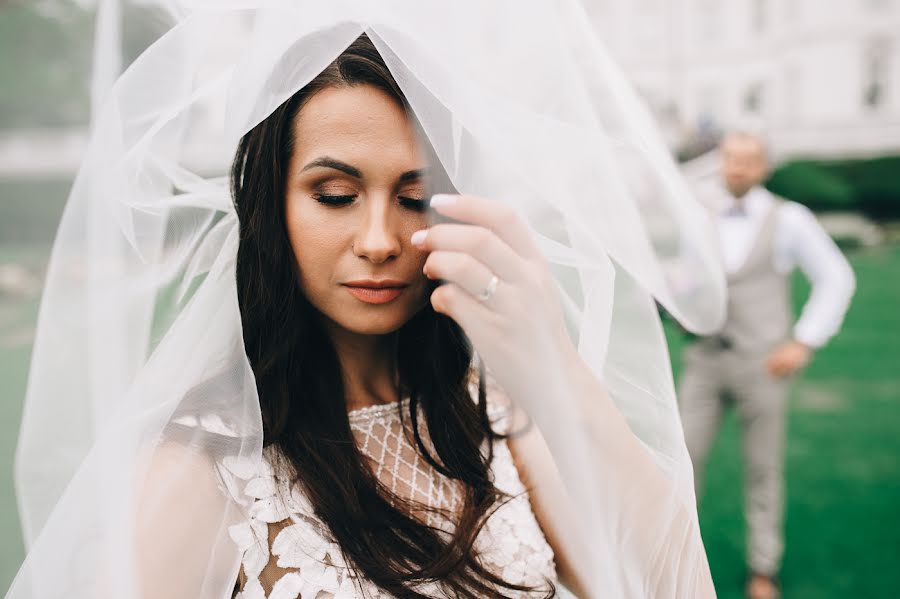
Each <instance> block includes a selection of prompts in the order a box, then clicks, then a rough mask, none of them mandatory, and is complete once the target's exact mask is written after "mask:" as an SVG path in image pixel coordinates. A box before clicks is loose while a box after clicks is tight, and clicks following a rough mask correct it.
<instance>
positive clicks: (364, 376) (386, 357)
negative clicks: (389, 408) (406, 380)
mask: <svg viewBox="0 0 900 599" xmlns="http://www.w3.org/2000/svg"><path fill="white" fill-rule="evenodd" d="M326 329H327V330H328V334H329V337H330V338H331V342H332V344H333V345H334V349H335V352H336V353H337V356H338V360H339V361H340V364H341V370H342V371H343V373H344V393H345V395H346V401H347V409H348V410H355V409H357V408H364V407H367V406H372V405H377V404H384V403H390V402H392V401H396V400H397V364H396V354H397V335H396V334H388V335H361V334H358V333H353V332H351V331H348V330H346V329H343V328H341V327H339V326H337V325H336V324H334V323H328V324H327V325H326Z"/></svg>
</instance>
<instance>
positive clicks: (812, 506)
mask: <svg viewBox="0 0 900 599" xmlns="http://www.w3.org/2000/svg"><path fill="white" fill-rule="evenodd" d="M850 258H851V262H852V264H853V267H854V270H855V271H856V275H857V293H856V297H855V298H854V302H853V305H852V307H851V309H850V312H849V313H848V315H847V319H846V322H845V325H844V328H843V330H842V332H841V333H840V334H839V336H838V337H836V338H835V339H834V340H833V341H832V342H831V344H829V345H828V346H827V347H826V348H824V349H823V350H821V351H820V352H819V353H818V355H817V356H816V357H815V360H814V361H813V363H812V364H811V365H810V366H809V368H808V369H807V371H806V372H805V374H804V375H803V376H802V377H801V379H800V380H799V381H798V383H797V384H796V385H795V386H794V388H793V390H792V393H791V399H790V420H789V433H788V435H789V440H788V446H787V480H788V505H787V522H786V552H785V561H784V569H783V572H782V582H783V586H784V595H785V597H787V598H788V599H826V598H832V597H833V598H838V597H841V598H849V597H852V598H854V599H863V598H869V597H871V598H877V599H887V598H889V597H897V596H900V568H898V565H900V531H898V525H900V412H898V407H900V311H898V308H900V246H893V247H888V248H879V249H873V250H857V251H855V252H854V253H852V254H851V255H850ZM807 291H808V287H807V285H806V284H805V281H803V280H801V278H800V277H799V276H798V277H797V280H796V293H795V296H796V299H797V300H798V303H799V302H800V300H802V299H803V298H804V297H805V296H806V293H807ZM670 339H671V340H672V355H673V356H674V357H675V361H676V367H677V356H678V346H679V345H680V341H681V340H680V338H678V336H677V334H672V335H670ZM738 441H739V439H738V431H737V426H736V421H735V419H734V417H733V414H732V415H731V416H730V417H729V418H728V419H727V420H726V423H725V426H724V428H723V430H722V434H721V435H720V438H719V439H718V441H717V444H716V446H715V448H714V450H713V453H712V455H711V457H710V463H709V471H708V481H707V490H706V495H705V499H704V501H703V504H702V506H701V510H700V520H701V526H702V529H703V537H704V541H705V543H706V549H707V552H708V554H709V559H710V565H711V567H712V571H713V577H714V578H715V581H716V588H717V589H718V593H719V597H720V598H722V599H739V598H741V597H743V595H742V587H743V581H744V576H745V571H744V562H743V552H744V530H743V527H744V523H743V515H742V511H741V493H742V475H741V468H740V446H739V443H738Z"/></svg>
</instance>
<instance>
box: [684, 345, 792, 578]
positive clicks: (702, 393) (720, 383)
mask: <svg viewBox="0 0 900 599" xmlns="http://www.w3.org/2000/svg"><path fill="white" fill-rule="evenodd" d="M766 355H767V354H765V353H760V354H751V355H747V354H741V353H738V352H736V351H734V350H723V349H721V348H719V347H716V346H715V344H714V343H710V342H709V340H701V341H697V342H694V343H693V344H691V345H690V346H688V347H687V348H686V349H685V351H684V353H683V354H682V367H683V370H682V375H681V380H680V383H679V392H678V402H679V408H680V411H681V419H682V424H683V426H684V435H685V441H686V442H687V448H688V452H689V453H690V456H691V461H692V462H693V466H694V481H695V484H696V488H697V497H698V498H699V497H701V496H702V490H703V473H704V468H705V465H706V458H707V456H708V454H709V450H710V447H711V446H712V444H713V441H714V440H715V437H716V434H717V433H718V430H719V425H720V424H721V421H722V416H723V415H724V411H725V408H726V407H727V406H729V405H733V406H734V408H735V410H736V411H737V416H738V421H739V424H740V431H741V447H742V455H743V462H744V464H743V465H744V511H745V515H746V521H747V563H748V566H749V568H750V570H752V571H753V572H759V573H762V574H768V575H774V574H777V572H778V569H779V567H780V565H781V558H782V554H783V552H784V532H783V519H784V441H785V420H786V414H785V413H786V404H785V402H786V398H787V386H788V380H786V379H774V378H772V377H771V376H770V375H769V374H768V372H766V370H765V360H766Z"/></svg>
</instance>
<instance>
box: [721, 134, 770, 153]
mask: <svg viewBox="0 0 900 599" xmlns="http://www.w3.org/2000/svg"><path fill="white" fill-rule="evenodd" d="M722 151H723V152H724V153H725V154H730V155H740V156H747V157H749V156H759V157H762V156H763V155H764V154H765V150H764V148H763V144H762V141H760V140H759V139H757V138H756V137H753V136H752V135H729V136H727V137H726V138H725V139H724V140H722Z"/></svg>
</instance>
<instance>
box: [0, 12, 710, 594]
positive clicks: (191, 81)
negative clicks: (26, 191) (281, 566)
mask: <svg viewBox="0 0 900 599" xmlns="http://www.w3.org/2000/svg"><path fill="white" fill-rule="evenodd" d="M160 5H161V6H162V5H163V3H160ZM165 8H167V9H168V13H167V14H168V15H170V17H171V19H172V27H171V29H170V30H169V31H168V32H166V33H165V34H164V35H163V36H162V37H160V39H158V40H157V41H156V42H155V43H154V44H153V45H151V46H150V47H149V48H148V49H147V50H146V51H145V52H144V53H143V54H142V55H141V56H140V57H139V58H138V59H137V60H136V61H135V62H134V63H133V64H131V65H130V66H129V67H128V69H127V70H126V71H125V72H124V73H123V74H122V75H121V76H120V77H118V79H117V80H115V82H114V83H112V84H111V85H109V86H107V89H105V90H102V93H103V96H104V97H103V100H102V103H101V104H100V107H99V108H98V110H97V112H96V113H95V115H94V124H93V132H92V138H91V142H90V146H89V149H88V151H87V154H86V156H85V159H84V162H83V164H82V166H81V169H80V170H79V173H78V176H77V179H76V181H75V184H74V186H73V189H72V192H71V196H70V198H69V202H68V205H67V207H66V210H65V213H64V216H63V219H62V223H61V225H60V229H59V233H58V237H57V240H56V243H55V245H54V249H53V254H52V258H51V261H50V267H49V272H48V276H47V283H46V288H45V291H44V296H43V301H42V306H41V311H40V317H39V324H38V331H37V338H36V342H35V346H34V354H33V362H32V368H31V374H30V379H29V386H28V392H27V398H26V404H25V412H24V418H23V423H22V429H21V436H20V441H19V448H18V453H17V456H16V475H17V479H16V482H17V490H18V499H19V508H20V512H21V516H22V523H23V529H24V534H25V538H26V544H27V547H28V556H27V558H26V561H25V563H24V565H23V567H22V569H21V571H20V572H19V575H18V576H17V578H16V580H15V582H14V583H13V585H12V587H11V589H10V590H9V594H8V595H7V597H9V598H10V599H24V598H36V597H41V598H48V597H68V598H71V597H104V598H106V597H109V598H113V597H115V598H125V597H157V596H158V597H191V598H200V597H204V598H206V597H210V598H213V597H215V598H221V597H229V596H230V591H231V587H232V585H233V583H234V579H235V577H236V574H237V569H238V564H239V556H238V555H237V549H236V547H235V546H234V544H233V543H232V542H231V540H230V539H229V538H228V532H227V531H228V527H229V525H231V524H233V523H234V522H237V521H238V520H239V519H241V518H242V516H243V507H242V505H243V503H242V498H241V494H242V492H243V491H242V489H240V488H239V487H232V488H228V487H224V486H218V487H212V488H213V489H215V490H216V492H207V491H199V490H198V491H197V492H196V493H188V494H185V496H184V497H183V498H182V499H181V501H182V502H183V504H184V505H185V506H189V507H194V508H197V509H196V513H198V514H201V515H202V517H195V518H183V519H178V518H172V519H170V520H165V519H163V520H164V521H163V522H160V521H159V520H158V519H154V518H153V515H154V514H155V513H156V511H157V510H162V509H163V508H161V507H159V506H163V505H166V491H165V489H167V488H169V487H173V488H174V487H175V486H177V485H179V484H183V483H184V481H185V480H189V481H191V480H193V477H196V476H197V472H198V471H203V469H202V468H200V469H199V470H198V463H201V464H202V463H205V461H207V460H212V461H213V462H215V463H222V462H229V463H231V464H242V463H252V461H253V460H254V459H257V458H258V457H259V455H260V452H261V446H262V425H261V420H260V410H259V403H258V397H257V392H256V386H255V383H254V377H253V372H252V370H251V368H250V365H249V363H248V361H247V358H246V356H245V354H244V347H243V342H242V337H241V323H240V314H239V311H238V304H237V296H236V285H235V256H236V251H237V246H238V226H237V219H236V216H235V212H234V208H233V206H232V202H231V198H230V194H229V187H228V179H227V173H228V170H229V165H230V164H229V163H230V160H231V158H232V157H233V155H234V151H235V148H236V145H237V141H238V139H239V138H240V136H242V135H243V134H244V133H246V132H247V131H248V130H249V129H251V128H252V127H253V126H254V125H256V124H257V123H259V122H260V121H261V120H262V119H264V118H265V117H266V116H267V115H269V114H270V113H271V112H272V111H273V110H274V109H275V108H277V107H278V106H279V105H280V104H281V103H282V102H284V101H285V100H287V99H288V98H289V97H290V96H291V95H292V94H294V93H295V92H296V91H297V90H298V89H300V88H301V87H303V86H304V85H305V84H306V83H308V82H309V81H310V80H311V79H312V78H313V77H315V76H316V75H317V74H318V73H319V72H320V71H321V70H322V69H324V68H325V67H326V66H327V65H328V64H329V63H330V62H331V61H332V60H333V59H334V58H335V57H337V56H338V55H339V54H340V53H341V51H342V50H344V49H345V48H346V47H347V46H348V45H349V44H350V43H351V42H352V41H353V40H355V39H356V38H357V37H358V36H359V35H360V34H362V33H364V32H365V33H367V34H368V36H369V37H370V39H371V40H372V41H373V43H374V44H375V45H376V47H377V48H378V50H379V52H380V53H381V54H382V56H383V58H384V60H385V61H386V63H387V65H388V66H389V68H390V70H391V72H392V73H393V74H394V76H395V78H396V80H397V82H398V83H399V85H400V87H401V88H402V90H403V92H404V94H405V96H406V98H407V100H408V102H409V105H410V107H411V109H412V111H413V112H414V113H415V116H416V118H417V120H418V122H419V123H420V124H421V127H422V130H423V132H424V134H425V136H426V137H427V142H428V143H429V144H430V146H431V147H432V148H433V150H434V152H435V155H436V156H437V158H438V159H439V161H440V165H441V167H442V168H443V170H444V171H445V172H446V173H447V175H448V177H449V179H450V181H451V182H452V184H453V187H454V188H455V189H457V190H459V191H460V192H463V193H468V194H474V195H479V196H483V197H486V198H490V199H493V200H496V201H498V202H505V203H508V204H510V205H512V206H514V207H515V208H516V209H517V211H518V212H519V213H520V214H521V215H522V217H523V218H524V219H525V220H526V221H527V223H528V224H529V225H530V227H531V228H532V230H533V232H534V236H535V238H536V239H537V241H538V243H539V245H540V247H541V248H542V250H543V251H544V253H545V255H546V257H547V259H548V260H549V262H550V263H551V265H552V268H553V270H554V273H555V274H557V275H558V281H559V288H560V296H561V301H562V304H563V306H564V309H565V313H566V317H567V319H568V323H569V325H570V331H571V333H572V336H573V338H574V339H575V340H576V342H577V344H578V347H579V351H580V352H581V355H582V356H583V358H584V359H585V360H586V361H587V362H588V363H589V365H590V366H591V367H592V368H593V370H594V371H595V373H596V374H597V376H598V377H600V378H601V379H602V382H603V384H604V386H605V387H606V388H607V389H608V391H609V393H610V395H611V396H612V398H613V399H614V401H615V403H616V405H617V406H618V408H619V409H620V411H621V412H622V413H623V414H624V416H625V417H626V419H627V421H628V423H629V424H630V425H631V427H632V429H633V431H634V432H635V434H636V435H637V436H638V437H639V438H640V439H641V441H642V442H643V444H644V446H645V447H646V448H647V450H648V452H649V453H650V454H651V455H652V457H653V459H654V461H655V463H656V464H657V465H658V466H659V468H660V470H661V471H663V472H664V473H665V475H666V476H667V477H668V479H669V480H670V481H672V484H673V489H674V491H673V493H672V495H671V497H667V498H661V501H662V502H663V504H664V505H670V504H671V505H672V506H673V507H672V508H671V511H672V512H673V513H675V512H676V511H678V510H682V511H684V510H686V511H687V512H688V513H690V514H691V515H692V516H691V517H692V518H693V520H694V526H696V511H695V509H694V507H693V505H694V496H693V486H692V474H691V467H690V461H689V459H688V456H687V452H686V450H685V446H684V441H683V437H682V432H681V427H680V422H679V419H678V415H677V409H676V402H675V394H674V390H673V384H672V380H671V370H670V366H669V356H668V352H667V348H666V343H665V338H664V336H663V331H662V327H661V324H660V320H659V317H658V313H657V310H658V307H657V305H658V304H660V305H662V306H663V307H664V308H665V309H666V310H667V311H668V312H669V313H670V314H672V315H674V317H676V318H677V319H678V320H679V321H680V322H681V323H682V324H683V325H684V326H686V327H687V328H689V329H692V330H695V331H698V332H704V331H710V330H713V329H714V328H715V327H716V326H717V325H718V323H719V322H720V321H721V319H722V317H723V309H724V302H723V299H724V282H723V280H722V276H721V274H720V269H719V266H718V261H717V256H716V250H715V244H714V242H713V237H712V235H711V231H710V229H709V224H708V221H707V217H706V215H705V213H704V211H703V209H702V208H701V207H700V206H699V204H697V203H696V202H695V201H694V199H693V198H692V197H691V196H690V194H689V191H688V189H687V187H686V186H685V183H684V182H683V181H682V180H681V178H680V177H679V175H678V173H677V170H676V167H675V165H674V164H673V163H672V161H671V159H670V158H669V156H668V153H667V151H666V149H665V147H664V146H663V144H662V142H661V139H660V137H659V136H658V135H657V133H656V131H655V129H654V126H653V124H652V122H651V120H650V118H649V116H648V114H647V112H646V111H645V109H644V107H643V105H642V103H641V102H640V101H639V100H638V99H637V98H636V96H635V95H634V93H633V92H632V90H631V89H630V87H629V85H628V84H627V83H626V82H625V80H624V77H623V75H622V73H621V72H620V71H619V70H618V69H617V67H616V66H615V65H614V64H613V63H612V61H611V60H610V58H609V57H608V55H607V53H606V51H605V50H604V48H603V46H602V45H601V43H600V41H599V40H598V39H597V38H596V37H595V35H594V32H593V30H592V29H591V27H590V25H589V23H588V22H587V18H586V16H585V14H584V13H583V11H582V9H581V7H580V6H579V5H578V4H576V3H575V2H573V1H560V0H555V1H554V2H517V1H513V0H496V1H493V2H485V1H483V0H455V1H454V2H441V3H437V2H424V1H422V0H416V1H413V0H385V1H380V2H372V1H370V0H359V1H356V0H339V1H336V0H327V1H325V0H317V1H293V2H252V1H249V0H247V1H237V0H217V1H215V2H193V3H192V2H172V3H169V4H167V5H165ZM113 29H114V28H113ZM101 33H102V31H101ZM105 43H106V42H105V40H104V38H103V35H100V36H99V39H98V53H97V57H98V61H101V62H102V61H104V60H105V61H106V62H107V64H115V63H116V60H115V58H114V57H111V56H108V55H107V54H105V53H104V52H105V50H104V48H107V49H108V48H109V47H110V46H108V45H106V46H105V45H104V44H105ZM101 83H102V82H101ZM100 87H101V88H102V85H101V86H100ZM95 91H97V90H95ZM97 93H98V94H99V93H101V92H100V91H97ZM688 282H690V283H689V284H688ZM536 367H540V365H536ZM523 408H524V409H525V410H526V411H527V412H528V413H529V414H530V416H531V417H532V418H533V419H534V421H535V422H536V423H537V426H538V427H539V429H540V430H541V432H542V433H543V435H544V437H545V439H546V441H547V444H548V446H549V448H550V450H551V452H552V453H553V455H554V458H555V461H556V464H557V467H558V468H559V471H560V474H561V475H562V477H563V480H564V481H565V484H566V490H567V492H568V494H569V496H570V497H571V498H572V502H573V505H574V506H575V508H576V513H577V517H578V520H579V522H580V526H579V531H578V532H579V534H581V535H583V536H582V538H581V539H580V544H581V545H582V546H584V547H586V548H588V549H587V554H586V555H585V556H584V559H585V562H586V563H587V564H589V568H590V569H591V571H592V574H591V576H592V580H593V581H594V583H593V584H594V585H596V586H595V587H594V588H595V589H596V596H604V597H626V596H641V595H640V592H639V591H637V592H636V591H635V589H641V588H647V582H646V581H645V580H643V578H642V577H643V576H645V574H644V573H642V572H641V571H640V570H637V569H635V568H630V567H629V564H627V563H621V560H623V559H627V558H626V557H623V553H622V552H621V551H620V548H621V544H622V543H623V542H624V541H623V539H627V538H629V537H630V536H632V533H631V531H629V530H623V529H622V524H621V523H622V522H623V519H622V517H621V513H620V512H621V510H622V509H626V508H623V503H622V500H621V498H617V497H616V492H615V491H616V490H615V488H610V486H609V479H608V478H607V477H606V476H605V472H604V471H603V470H602V468H601V467H600V466H599V465H598V464H600V463H601V462H600V460H598V458H597V456H596V455H595V453H594V452H592V450H591V447H592V444H593V441H592V439H591V438H590V437H589V435H588V434H587V432H586V427H585V426H584V423H583V422H582V421H581V420H580V419H581V418H583V412H582V411H580V410H579V409H578V408H577V405H576V403H575V399H574V398H570V397H553V396H548V397H547V398H546V402H545V403H543V404H540V405H528V406H523ZM171 440H176V441H178V443H180V444H181V445H186V446H189V447H191V448H192V449H193V450H194V452H193V454H194V455H195V456H196V460H195V461H192V460H185V459H183V457H179V458H178V459H175V458H174V457H173V458H172V459H169V457H168V456H167V455H166V454H165V451H166V450H165V448H166V447H167V443H166V441H171ZM167 460H168V461H167ZM160 464H163V466H164V467H162V466H160ZM195 482H196V484H197V486H198V489H199V488H201V485H202V483H203V481H201V480H196V481H195ZM204 488H205V487H204ZM157 515H158V514H157ZM148 527H151V530H150V531H149V532H151V533H153V534H148ZM165 534H173V535H176V536H177V538H178V539H179V543H180V545H179V546H180V551H179V552H178V554H177V555H175V554H171V555H161V554H160V552H158V551H155V547H154V544H153V543H152V539H153V538H156V537H157V536H159V535H165ZM139 541H141V542H139ZM683 559H684V562H683V563H681V564H680V565H679V566H678V567H679V568H684V569H688V570H689V569H690V568H699V567H702V566H705V555H704V554H703V551H702V545H700V547H699V549H697V548H696V547H694V548H692V549H691V550H690V551H685V555H684V556H683ZM142 572H144V573H142ZM146 572H149V573H150V574H147V573H146ZM653 576H656V574H653ZM676 587H677V585H675V584H674V583H673V586H672V589H673V592H672V594H671V596H685V597H687V596H690V595H688V594H682V593H679V592H678V591H677V588H676ZM593 592H594V589H592V593H593Z"/></svg>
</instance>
